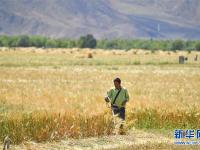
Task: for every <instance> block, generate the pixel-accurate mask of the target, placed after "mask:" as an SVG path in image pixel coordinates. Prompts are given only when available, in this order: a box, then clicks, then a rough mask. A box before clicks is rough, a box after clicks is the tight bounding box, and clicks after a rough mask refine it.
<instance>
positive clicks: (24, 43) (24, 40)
mask: <svg viewBox="0 0 200 150" xmlns="http://www.w3.org/2000/svg"><path fill="white" fill-rule="evenodd" d="M16 46H19V47H28V46H30V40H29V37H28V36H27V35H22V36H20V37H19V39H18V41H17V44H16Z"/></svg>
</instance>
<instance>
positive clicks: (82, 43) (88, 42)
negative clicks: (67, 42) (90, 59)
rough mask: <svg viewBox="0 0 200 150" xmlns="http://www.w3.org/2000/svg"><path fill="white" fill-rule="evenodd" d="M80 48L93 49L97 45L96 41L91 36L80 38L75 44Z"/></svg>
mask: <svg viewBox="0 0 200 150" xmlns="http://www.w3.org/2000/svg"><path fill="white" fill-rule="evenodd" d="M77 45H78V47H80V48H95V47H96V45H97V41H96V39H95V38H94V37H93V35H91V34H88V35H86V36H81V37H80V38H79V40H78V43H77Z"/></svg>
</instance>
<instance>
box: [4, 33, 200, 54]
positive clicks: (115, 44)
mask: <svg viewBox="0 0 200 150" xmlns="http://www.w3.org/2000/svg"><path fill="white" fill-rule="evenodd" d="M0 47H44V48H73V47H79V48H101V49H126V50H129V49H134V48H135V49H147V50H172V51H175V50H189V51H191V50H198V51H200V40H187V41H186V40H153V39H150V40H144V39H112V40H108V39H103V40H96V39H95V38H94V36H93V35H91V34H88V35H86V36H81V37H80V38H79V39H77V40H72V39H64V38H62V39H53V38H47V37H41V36H27V35H21V36H6V35H0Z"/></svg>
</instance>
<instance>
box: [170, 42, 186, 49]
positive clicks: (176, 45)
mask: <svg viewBox="0 0 200 150" xmlns="http://www.w3.org/2000/svg"><path fill="white" fill-rule="evenodd" d="M183 48H184V43H183V41H182V40H175V41H174V42H173V43H172V48H171V49H172V50H182V49H183Z"/></svg>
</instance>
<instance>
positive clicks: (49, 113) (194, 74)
mask: <svg viewBox="0 0 200 150" xmlns="http://www.w3.org/2000/svg"><path fill="white" fill-rule="evenodd" d="M197 54H198V55H199V56H200V52H196V51H192V52H191V53H188V52H186V51H176V52H169V51H144V50H129V51H123V50H118V51H117V50H110V51H104V50H100V49H95V50H91V49H36V48H16V49H14V48H13V49H9V48H1V49H0V138H1V139H3V138H4V137H5V136H6V135H10V137H11V138H12V139H13V141H14V143H20V142H22V141H26V140H34V141H38V142H40V141H47V140H48V141H51V140H59V139H63V138H66V137H70V138H84V137H91V136H101V135H109V134H111V132H112V130H113V127H112V121H111V113H110V110H109V108H107V106H106V104H105V102H104V99H103V98H104V96H105V94H106V91H107V90H108V89H110V88H111V87H112V86H113V82H112V80H113V78H115V77H117V76H118V77H120V78H121V79H122V85H123V86H125V87H126V88H127V89H128V91H129V93H130V97H131V98H130V102H129V103H128V104H127V122H126V123H127V128H132V127H133V126H134V127H136V128H143V129H144V128H145V129H166V130H171V131H172V132H173V130H174V129H175V128H194V129H196V128H200V110H199V109H198V107H199V104H200V88H199V87H200V58H199V60H198V61H194V57H195V56H196V55H197ZM179 55H184V56H187V57H188V61H187V62H186V63H185V64H178V56H179Z"/></svg>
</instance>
